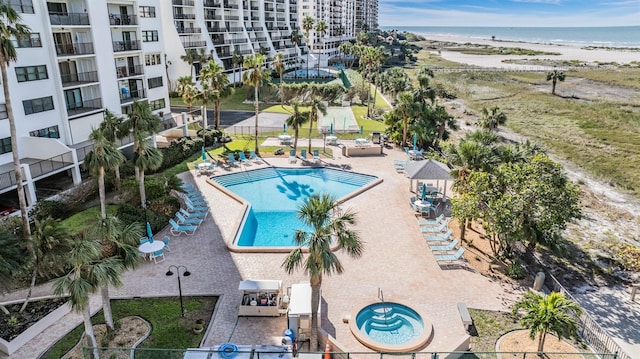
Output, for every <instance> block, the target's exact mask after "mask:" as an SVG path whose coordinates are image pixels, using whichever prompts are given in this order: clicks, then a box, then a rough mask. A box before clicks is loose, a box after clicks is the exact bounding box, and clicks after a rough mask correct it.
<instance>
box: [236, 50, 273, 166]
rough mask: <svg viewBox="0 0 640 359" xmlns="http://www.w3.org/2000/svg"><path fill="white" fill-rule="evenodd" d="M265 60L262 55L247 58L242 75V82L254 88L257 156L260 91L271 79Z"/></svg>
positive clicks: (257, 149) (257, 150)
mask: <svg viewBox="0 0 640 359" xmlns="http://www.w3.org/2000/svg"><path fill="white" fill-rule="evenodd" d="M265 59H266V56H265V55H262V54H255V55H250V56H247V57H245V59H244V64H243V66H244V67H245V68H246V69H247V70H246V71H245V72H244V73H243V74H242V82H243V83H244V84H245V85H247V86H253V96H254V98H253V103H254V105H255V109H256V124H255V135H256V142H255V148H256V154H259V153H260V152H259V148H258V113H259V112H260V108H259V102H258V89H259V88H260V86H261V85H262V83H263V82H264V81H268V80H269V79H270V78H271V75H270V73H269V70H268V69H265V68H264V61H265Z"/></svg>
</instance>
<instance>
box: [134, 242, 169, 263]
mask: <svg viewBox="0 0 640 359" xmlns="http://www.w3.org/2000/svg"><path fill="white" fill-rule="evenodd" d="M162 248H164V242H163V241H159V240H157V239H154V240H153V242H145V243H142V244H141V245H140V246H138V250H139V251H140V252H142V253H144V256H145V258H146V257H147V256H148V255H149V254H151V253H153V252H157V251H159V250H161V249H162Z"/></svg>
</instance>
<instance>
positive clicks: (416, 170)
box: [404, 159, 453, 196]
mask: <svg viewBox="0 0 640 359" xmlns="http://www.w3.org/2000/svg"><path fill="white" fill-rule="evenodd" d="M404 171H405V173H406V174H407V177H409V178H410V179H412V180H432V181H435V182H436V183H437V182H439V181H444V186H443V194H444V195H445V196H446V194H447V193H446V190H447V182H448V181H452V180H453V177H451V174H450V172H451V170H450V169H449V167H447V165H445V164H444V163H442V162H438V161H435V160H432V159H428V160H422V161H415V162H409V163H407V164H406V165H405V166H404ZM418 190H419V189H418ZM427 192H439V189H438V188H437V187H432V188H431V187H430V186H427Z"/></svg>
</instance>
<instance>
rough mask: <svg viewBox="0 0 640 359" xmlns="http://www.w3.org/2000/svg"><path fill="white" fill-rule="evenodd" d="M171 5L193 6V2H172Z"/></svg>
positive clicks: (174, 0)
mask: <svg viewBox="0 0 640 359" xmlns="http://www.w3.org/2000/svg"><path fill="white" fill-rule="evenodd" d="M172 4H173V5H176V6H194V5H195V2H194V1H193V0H173V2H172Z"/></svg>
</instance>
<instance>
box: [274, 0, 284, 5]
mask: <svg viewBox="0 0 640 359" xmlns="http://www.w3.org/2000/svg"><path fill="white" fill-rule="evenodd" d="M276 2H277V3H279V4H284V0H276Z"/></svg>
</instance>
